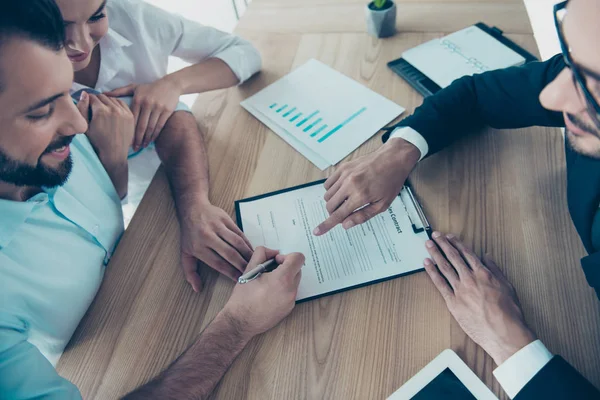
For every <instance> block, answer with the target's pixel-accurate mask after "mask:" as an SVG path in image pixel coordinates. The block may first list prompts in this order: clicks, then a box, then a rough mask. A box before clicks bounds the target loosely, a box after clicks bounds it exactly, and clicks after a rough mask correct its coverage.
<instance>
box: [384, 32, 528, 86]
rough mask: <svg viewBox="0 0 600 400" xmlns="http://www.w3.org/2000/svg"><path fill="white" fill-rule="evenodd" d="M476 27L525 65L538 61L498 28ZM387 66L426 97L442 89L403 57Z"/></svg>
mask: <svg viewBox="0 0 600 400" xmlns="http://www.w3.org/2000/svg"><path fill="white" fill-rule="evenodd" d="M474 26H476V27H477V28H479V29H481V30H482V31H484V32H485V33H487V34H488V35H490V36H492V37H493V38H494V39H496V40H498V41H499V42H500V43H502V44H503V45H504V46H506V47H508V48H509V49H511V50H513V51H514V52H515V53H517V54H519V55H521V56H522V57H523V58H524V59H525V64H527V63H530V62H533V61H537V60H538V59H537V58H536V57H535V56H534V55H533V54H531V53H530V52H528V51H527V50H525V49H524V48H522V47H521V46H519V45H518V44H516V43H515V42H513V41H512V40H510V39H509V38H507V37H506V36H504V35H503V32H502V31H501V30H500V29H498V28H497V27H490V26H488V25H486V24H484V23H483V22H479V23H477V24H475V25H474ZM387 65H388V67H389V68H390V69H391V70H392V71H394V72H395V73H396V74H397V75H399V76H400V77H401V78H402V79H404V80H405V81H406V82H408V84H409V85H411V86H412V87H413V88H414V89H415V90H416V91H417V92H419V93H420V94H421V95H423V96H424V97H428V96H431V95H433V94H435V93H437V92H438V91H440V90H441V89H442V88H441V87H440V86H439V85H438V84H437V83H435V82H434V81H433V80H431V79H430V78H429V77H427V76H426V75H425V74H424V73H422V72H421V71H420V70H419V69H417V68H416V67H415V66H413V65H412V64H410V63H409V62H408V61H406V60H405V59H404V58H402V57H400V58H398V59H396V60H393V61H390V62H389V63H388V64H387Z"/></svg>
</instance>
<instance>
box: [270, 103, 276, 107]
mask: <svg viewBox="0 0 600 400" xmlns="http://www.w3.org/2000/svg"><path fill="white" fill-rule="evenodd" d="M275 107H277V103H273V104H271V105H270V106H269V108H275Z"/></svg>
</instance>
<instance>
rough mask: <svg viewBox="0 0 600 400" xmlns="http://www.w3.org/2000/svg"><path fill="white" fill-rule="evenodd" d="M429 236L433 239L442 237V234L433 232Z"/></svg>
mask: <svg viewBox="0 0 600 400" xmlns="http://www.w3.org/2000/svg"><path fill="white" fill-rule="evenodd" d="M431 236H433V237H434V238H439V237H440V236H442V234H441V233H439V232H433V235H431Z"/></svg>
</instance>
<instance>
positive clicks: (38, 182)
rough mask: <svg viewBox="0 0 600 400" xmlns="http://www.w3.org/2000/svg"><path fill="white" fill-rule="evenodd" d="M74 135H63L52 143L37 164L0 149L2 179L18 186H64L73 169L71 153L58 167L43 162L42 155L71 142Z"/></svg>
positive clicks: (0, 174)
mask: <svg viewBox="0 0 600 400" xmlns="http://www.w3.org/2000/svg"><path fill="white" fill-rule="evenodd" d="M72 140H73V136H66V137H62V138H61V139H59V140H57V141H56V142H54V143H52V144H51V145H50V146H48V148H47V149H46V150H45V151H44V153H43V154H42V156H40V158H39V159H38V162H37V165H36V166H31V165H29V164H25V163H23V162H21V161H18V160H14V159H13V158H11V157H10V156H9V155H8V154H6V153H4V152H3V151H2V150H0V181H3V182H7V183H11V184H13V185H16V186H32V187H47V188H54V187H57V186H62V185H64V184H65V183H66V182H67V179H68V178H69V175H70V174H71V170H72V169H73V159H72V158H71V155H70V154H69V157H67V159H66V160H64V161H63V162H61V163H60V165H59V166H58V167H57V168H49V167H46V166H45V165H44V164H43V163H42V157H43V156H44V155H46V154H49V153H51V152H52V151H54V150H56V149H60V148H61V147H63V146H68V145H70V144H71V141H72Z"/></svg>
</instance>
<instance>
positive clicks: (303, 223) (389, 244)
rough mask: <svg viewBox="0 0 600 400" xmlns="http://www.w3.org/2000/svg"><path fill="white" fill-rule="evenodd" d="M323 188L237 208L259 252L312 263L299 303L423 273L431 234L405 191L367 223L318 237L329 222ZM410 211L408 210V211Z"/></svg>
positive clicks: (306, 269)
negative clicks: (269, 251)
mask: <svg viewBox="0 0 600 400" xmlns="http://www.w3.org/2000/svg"><path fill="white" fill-rule="evenodd" d="M324 195H325V188H324V186H323V184H322V183H319V184H313V185H311V186H306V187H303V188H300V189H292V190H290V191H286V192H283V193H280V194H275V195H272V196H269V195H267V196H268V197H262V198H258V199H248V200H242V201H240V202H237V210H238V222H239V223H240V225H241V228H242V229H243V231H244V233H245V234H246V236H247V237H248V239H249V240H250V242H251V243H252V245H253V246H266V247H268V248H272V249H277V250H280V251H281V252H282V253H284V254H287V253H291V252H301V253H303V254H304V255H305V257H306V264H305V266H304V267H303V269H302V280H301V282H300V288H299V291H298V296H297V301H301V300H308V299H311V298H315V297H321V296H323V295H326V294H332V293H335V292H338V291H342V290H346V289H349V288H352V287H356V286H363V285H365V284H368V283H376V282H377V281H381V280H386V279H390V278H393V277H397V276H399V275H404V274H407V273H410V272H415V271H418V270H421V269H422V268H423V260H424V259H425V258H426V257H428V253H427V251H426V250H425V241H426V240H428V236H427V233H426V232H425V231H421V232H418V233H415V231H414V230H413V225H412V223H413V222H415V225H416V227H417V230H419V229H418V227H419V226H420V222H417V221H420V220H419V219H418V215H417V213H416V210H415V209H414V207H413V206H412V202H411V200H410V198H409V197H408V194H407V193H406V191H405V190H403V191H402V193H401V195H400V196H398V197H397V198H396V200H394V202H393V203H392V205H391V206H390V208H389V209H388V210H387V211H385V212H383V213H381V214H379V215H378V216H376V217H375V218H373V219H371V220H370V221H368V222H367V223H365V224H363V225H360V226H356V227H353V228H351V229H349V230H345V229H344V228H343V227H342V226H341V225H338V226H337V227H335V228H334V229H333V230H331V231H330V232H329V233H327V234H326V235H323V236H320V237H317V236H314V235H313V233H312V232H313V230H314V228H315V227H316V226H317V225H319V224H320V223H321V222H323V221H324V220H325V219H326V218H327V216H328V213H327V209H326V208H325V205H326V203H325V201H324V200H323V196H324ZM405 205H406V206H405Z"/></svg>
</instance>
